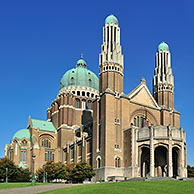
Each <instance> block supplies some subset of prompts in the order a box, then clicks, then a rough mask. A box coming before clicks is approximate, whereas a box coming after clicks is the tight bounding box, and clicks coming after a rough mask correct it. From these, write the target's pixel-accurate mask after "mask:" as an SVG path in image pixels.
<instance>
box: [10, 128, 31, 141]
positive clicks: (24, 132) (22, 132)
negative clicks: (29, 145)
mask: <svg viewBox="0 0 194 194" xmlns="http://www.w3.org/2000/svg"><path fill="white" fill-rule="evenodd" d="M24 137H25V138H26V139H28V140H29V141H30V131H29V130H28V129H20V130H19V131H17V132H16V133H15V134H14V136H13V137H12V139H11V140H13V139H14V138H17V139H18V140H21V139H23V138H24Z"/></svg>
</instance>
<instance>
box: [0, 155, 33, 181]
mask: <svg viewBox="0 0 194 194" xmlns="http://www.w3.org/2000/svg"><path fill="white" fill-rule="evenodd" d="M6 168H7V169H8V172H7V176H8V181H9V182H15V181H17V182H20V181H21V182H27V181H29V180H30V171H29V169H22V168H18V167H17V166H16V165H15V164H14V162H13V161H12V160H9V159H8V158H6V157H5V158H2V159H0V180H2V181H5V179H6Z"/></svg>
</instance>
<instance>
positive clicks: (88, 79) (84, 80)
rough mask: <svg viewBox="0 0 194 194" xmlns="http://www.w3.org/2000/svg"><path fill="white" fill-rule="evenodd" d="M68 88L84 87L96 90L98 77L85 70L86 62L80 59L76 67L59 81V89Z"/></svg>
mask: <svg viewBox="0 0 194 194" xmlns="http://www.w3.org/2000/svg"><path fill="white" fill-rule="evenodd" d="M68 86H86V87H91V88H94V89H96V90H98V77H97V76H96V75H95V74H94V73H93V72H92V71H90V70H88V69H87V67H86V62H85V61H84V60H83V59H82V58H81V59H79V60H78V61H77V65H76V67H75V68H73V69H70V70H69V71H67V72H66V73H65V74H64V75H63V77H62V79H61V81H60V89H62V88H64V87H68Z"/></svg>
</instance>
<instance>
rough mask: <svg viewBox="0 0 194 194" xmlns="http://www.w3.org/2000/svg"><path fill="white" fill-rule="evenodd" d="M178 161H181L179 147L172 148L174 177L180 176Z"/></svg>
mask: <svg viewBox="0 0 194 194" xmlns="http://www.w3.org/2000/svg"><path fill="white" fill-rule="evenodd" d="M178 160H179V149H178V148H177V147H174V148H172V166H173V177H177V176H178V165H179V163H178Z"/></svg>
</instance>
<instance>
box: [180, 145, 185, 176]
mask: <svg viewBox="0 0 194 194" xmlns="http://www.w3.org/2000/svg"><path fill="white" fill-rule="evenodd" d="M179 154H180V151H179ZM179 161H180V159H179ZM184 161H185V155H184V142H183V143H182V145H181V165H180V166H181V171H180V175H179V176H181V177H185V173H184Z"/></svg>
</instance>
